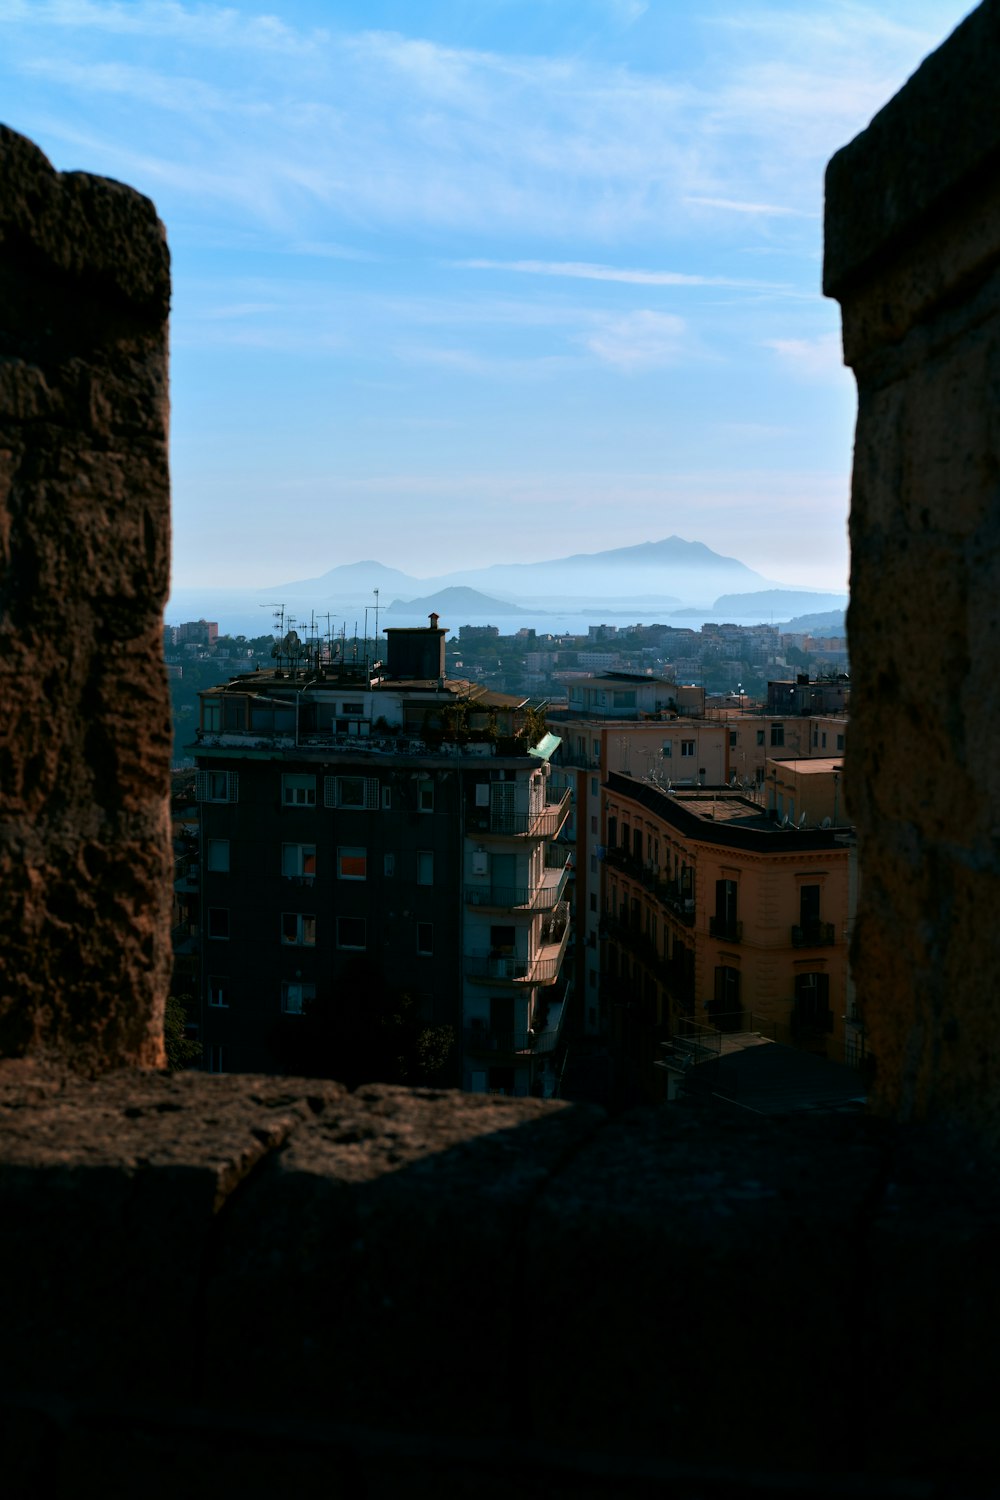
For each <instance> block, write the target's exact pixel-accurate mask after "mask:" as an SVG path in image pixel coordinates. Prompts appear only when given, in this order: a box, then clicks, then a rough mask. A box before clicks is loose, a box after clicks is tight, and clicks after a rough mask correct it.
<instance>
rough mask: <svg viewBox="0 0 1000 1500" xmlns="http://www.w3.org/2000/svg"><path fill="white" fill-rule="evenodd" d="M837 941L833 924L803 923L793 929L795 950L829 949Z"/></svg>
mask: <svg viewBox="0 0 1000 1500" xmlns="http://www.w3.org/2000/svg"><path fill="white" fill-rule="evenodd" d="M836 941H837V930H836V928H835V927H834V925H833V923H832V922H803V923H802V925H801V926H800V927H793V928H792V947H793V948H828V947H830V946H831V944H833V943H835V942H836Z"/></svg>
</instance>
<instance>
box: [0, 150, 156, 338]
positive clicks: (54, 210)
mask: <svg viewBox="0 0 1000 1500" xmlns="http://www.w3.org/2000/svg"><path fill="white" fill-rule="evenodd" d="M0 245H2V246H3V257H2V258H3V260H4V261H5V262H11V261H15V260H16V261H20V262H23V265H24V269H25V270H26V271H27V272H28V274H29V275H30V278H31V279H34V278H35V277H36V276H37V274H38V272H39V264H38V263H39V261H41V262H43V263H44V265H45V266H46V267H47V268H49V274H50V275H51V274H52V273H55V274H56V275H57V276H60V277H65V278H67V279H70V280H74V281H78V282H81V283H86V284H87V285H89V286H90V287H92V288H94V287H97V288H100V289H101V290H102V291H103V293H104V294H105V295H107V294H108V293H110V294H111V295H112V296H113V297H115V298H121V299H124V300H125V301H126V302H128V303H130V304H132V306H133V307H134V308H136V309H138V308H144V309H147V310H148V314H149V317H150V319H151V320H152V321H153V322H154V323H157V324H158V323H159V322H161V321H162V320H163V319H165V318H166V316H167V313H168V311H169V307H170V254H169V251H168V250H167V237H166V231H165V230H164V228H163V225H162V224H161V223H160V220H159V219H158V218H157V215H156V209H155V208H154V206H153V204H152V203H151V202H150V200H149V199H148V198H146V197H144V196H143V195H142V193H138V192H136V190H135V189H134V188H130V187H126V186H125V184H124V183H121V182H115V181H113V180H112V179H111V178H107V177H95V176H93V175H91V174H89V173H86V172H57V171H56V170H55V168H54V167H53V166H52V164H51V162H50V161H49V160H48V158H47V157H46V156H45V155H44V153H43V152H42V151H40V150H39V149H38V147H37V146H36V145H35V144H34V142H32V141H29V140H27V139H26V138H25V137H24V136H23V135H18V134H17V133H16V132H15V131H13V130H11V129H9V128H8V127H7V126H6V125H0ZM43 274H44V273H43Z"/></svg>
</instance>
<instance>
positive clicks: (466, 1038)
mask: <svg viewBox="0 0 1000 1500" xmlns="http://www.w3.org/2000/svg"><path fill="white" fill-rule="evenodd" d="M462 1036H463V1042H464V1044H465V1050H466V1052H469V1053H472V1054H473V1055H475V1054H477V1053H481V1054H484V1055H485V1054H491V1055H492V1054H495V1053H501V1054H505V1055H507V1056H514V1055H516V1054H517V1053H524V1052H528V1053H531V1054H533V1055H537V1054H539V1053H546V1052H552V1051H554V1050H555V1046H556V1042H557V1041H558V1039H559V1033H558V1031H556V1030H549V1029H546V1030H545V1031H508V1030H505V1029H500V1030H496V1029H494V1028H493V1027H486V1026H468V1027H466V1028H465V1031H464V1032H463V1034H462Z"/></svg>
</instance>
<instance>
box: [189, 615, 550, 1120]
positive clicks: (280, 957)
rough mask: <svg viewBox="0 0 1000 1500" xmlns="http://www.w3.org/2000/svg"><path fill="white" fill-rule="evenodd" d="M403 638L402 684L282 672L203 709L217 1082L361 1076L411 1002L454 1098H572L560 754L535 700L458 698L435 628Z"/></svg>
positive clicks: (203, 868) (302, 664)
mask: <svg viewBox="0 0 1000 1500" xmlns="http://www.w3.org/2000/svg"><path fill="white" fill-rule="evenodd" d="M387 635H388V637H389V647H388V660H387V663H386V664H385V665H383V664H381V663H376V664H373V666H372V667H371V668H369V667H368V665H367V664H364V663H360V664H359V663H344V662H337V661H315V662H309V661H303V660H302V659H301V658H300V659H297V660H296V661H295V662H294V664H291V665H287V666H283V665H282V664H281V663H280V661H279V664H278V666H277V667H276V669H275V671H274V672H268V673H263V672H255V673H251V674H246V675H244V676H241V677H237V678H233V679H232V680H231V681H229V682H228V683H226V684H225V685H223V686H220V687H216V688H213V689H211V690H209V691H207V692H204V693H202V694H201V728H200V732H199V740H198V744H197V747H196V764H197V794H198V799H199V805H200V811H201V844H200V887H201V935H202V947H203V963H202V968H203V978H202V986H201V1013H200V1014H201V1033H202V1040H203V1046H204V1052H205V1062H206V1065H207V1066H208V1067H209V1068H211V1069H213V1070H219V1071H229V1070H239V1071H265V1072H273V1071H282V1070H285V1069H286V1068H290V1066H291V1065H292V1064H293V1063H294V1060H295V1058H296V1056H299V1055H301V1050H300V1048H299V1037H301V1036H304V1035H308V1036H309V1037H310V1039H315V1038H317V1037H319V1038H321V1040H322V1044H323V1045H328V1046H329V1049H330V1053H331V1055H330V1058H329V1063H330V1071H331V1072H333V1073H334V1074H337V1073H338V1072H339V1073H340V1074H341V1075H346V1074H347V1073H348V1072H349V1071H350V1057H349V1053H350V1047H351V1037H352V1035H356V1036H357V1037H359V1038H361V1037H365V1038H367V1039H368V1040H369V1041H370V1039H371V1034H372V1028H373V1026H376V1023H377V1021H378V1017H379V1016H381V1015H382V1014H386V1015H390V1014H392V1013H394V1011H396V1010H398V1009H399V1006H400V1004H401V1003H402V1002H401V999H400V997H402V996H405V997H406V1005H407V1006H408V1007H409V1008H410V1010H411V1011H413V1012H414V1013H415V1014H416V1016H418V1017H419V1021H420V1024H421V1025H422V1026H423V1027H425V1028H428V1029H432V1030H436V1031H437V1032H438V1034H440V1033H441V1032H442V1031H443V1030H445V1029H446V1030H447V1031H448V1033H450V1037H451V1047H450V1050H449V1056H448V1063H447V1066H446V1067H445V1069H444V1071H443V1072H442V1074H441V1076H440V1081H442V1082H447V1083H449V1084H460V1085H462V1086H463V1087H465V1088H468V1089H472V1090H474V1091H477V1092H483V1091H487V1090H491V1091H494V1092H501V1093H507V1094H514V1095H525V1094H529V1093H536V1094H551V1093H554V1092H555V1088H556V1076H557V1068H558V1059H559V1049H560V1044H561V1032H562V1022H563V1017H564V1014H565V1009H566V1004H567V986H566V980H565V976H564V973H563V967H564V959H565V955H566V951H567V947H568V944H569V938H570V920H569V907H568V904H567V901H566V888H567V885H568V883H569V879H570V874H571V860H570V857H569V851H568V848H567V846H566V845H565V843H561V842H560V836H561V835H563V833H564V830H565V825H566V822H567V817H568V813H569V802H570V797H569V794H568V792H567V791H565V790H560V791H556V790H554V789H553V784H552V780H551V772H550V765H549V761H550V758H551V755H552V753H553V751H554V750H555V749H556V748H557V747H558V743H559V742H558V740H557V739H556V738H555V737H554V736H551V735H547V734H546V733H545V732H544V726H543V725H540V723H539V721H538V719H537V716H535V717H534V718H533V717H532V714H531V711H530V706H529V705H527V704H525V703H524V702H523V701H521V700H518V699H516V698H512V697H509V696H507V695H502V694H496V693H489V692H487V691H485V690H483V689H481V688H477V687H475V686H474V685H472V684H469V683H467V682H460V681H454V680H451V681H449V680H447V679H445V677H444V671H443V666H444V646H443V638H444V631H443V630H439V629H438V628H437V620H436V617H434V616H432V617H431V627H430V629H427V630H391V631H388V632H387ZM296 1028H298V1032H297V1030H296ZM359 1045H360V1042H359ZM338 1048H339V1049H340V1052H341V1054H342V1055H341V1056H340V1057H339V1058H338V1056H337V1050H338ZM297 1049H299V1050H298V1051H297ZM345 1049H346V1054H345Z"/></svg>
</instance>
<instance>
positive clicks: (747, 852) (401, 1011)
mask: <svg viewBox="0 0 1000 1500" xmlns="http://www.w3.org/2000/svg"><path fill="white" fill-rule="evenodd" d="M675 540H676V539H675ZM376 566H377V565H371V567H372V568H375V567H376ZM736 566H739V565H736ZM350 571H351V570H349V569H341V570H339V572H340V573H341V574H343V573H349V572H350ZM328 581H329V580H328ZM382 581H383V583H384V578H383V579H382ZM761 581H762V582H764V581H766V580H761ZM320 597H321V598H322V597H324V595H322V594H321V596H320ZM484 597H485V596H483V595H481V594H478V593H476V591H474V590H472V589H469V588H462V587H459V586H455V585H451V586H449V587H445V588H443V589H441V590H439V591H438V592H437V593H436V594H434V595H431V596H428V597H425V598H424V599H421V600H417V601H416V602H415V603H412V604H410V605H404V604H403V603H402V601H396V602H395V604H394V605H392V606H390V607H388V608H386V606H384V605H383V606H381V610H382V618H383V619H385V618H388V619H390V620H394V619H398V618H400V617H401V616H402V617H403V618H406V619H407V620H410V619H412V618H413V611H414V610H415V609H417V608H420V607H422V605H423V604H425V603H427V602H430V603H432V604H440V605H441V606H442V607H444V606H445V605H447V604H448V603H449V602H450V603H453V604H454V603H458V604H459V606H461V605H463V604H464V605H466V606H467V607H469V606H471V608H472V609H473V611H474V612H475V613H476V614H477V615H478V614H480V613H481V610H482V608H487V607H488V602H489V601H488V600H487V601H486V603H484V602H483V601H484ZM782 597H784V598H786V599H787V600H789V601H791V602H793V603H803V602H805V603H807V604H808V602H810V595H809V593H808V591H799V592H796V591H792V590H790V591H788V592H787V593H786V594H784V595H781V594H780V593H779V594H778V598H779V600H780V599H781V598H782ZM756 598H757V600H759V601H760V603H758V606H757V607H758V613H759V612H761V611H762V609H763V608H764V607H765V606H766V604H767V603H770V602H771V595H770V594H768V593H765V592H761V593H758V594H757V595H756ZM754 600H755V595H754V594H753V593H749V594H747V595H746V596H743V597H742V598H741V597H740V596H736V595H731V596H727V598H726V599H725V600H722V601H720V602H722V603H723V604H726V603H730V604H735V605H736V607H738V608H740V609H741V610H747V611H749V612H750V613H751V614H752V611H753V607H754ZM337 602H338V604H339V605H340V610H339V612H338V613H339V617H340V618H341V619H344V620H345V623H344V624H342V625H341V627H340V631H339V633H338V631H337V630H336V626H335V625H334V624H333V623H332V620H333V617H332V616H331V615H329V614H327V615H326V616H325V618H324V617H323V616H322V615H320V616H317V613H316V610H315V609H310V610H309V612H308V623H306V622H305V614H306V611H305V609H304V606H303V604H302V602H301V601H300V602H298V603H297V604H296V605H295V608H296V609H297V610H298V611H299V614H298V615H293V614H292V612H291V607H290V606H286V605H283V604H276V605H274V606H273V614H274V618H273V631H272V632H271V633H266V634H261V635H256V636H250V637H247V636H246V635H243V634H237V635H233V634H229V633H227V632H224V631H221V630H220V624H219V622H218V621H215V620H207V619H199V620H189V621H181V622H180V623H178V624H176V625H172V624H168V625H167V626H166V628H165V631H164V654H165V660H166V670H167V674H168V677H169V680H170V687H171V696H172V703H173V732H174V756H173V766H174V770H173V776H172V784H173V802H172V807H173V828H174V854H175V879H174V916H173V932H174V950H175V969H174V981H173V986H172V989H173V993H174V996H175V1002H176V1004H177V1005H178V1006H179V1007H182V1008H183V1025H184V1037H185V1040H186V1045H187V1049H188V1061H189V1065H194V1066H197V1067H200V1068H202V1069H205V1070H207V1071H209V1072H214V1073H222V1072H226V1071H236V1072H264V1073H268V1072H289V1073H293V1074H318V1075H320V1076H328V1077H336V1078H340V1079H346V1080H350V1081H353V1082H354V1083H355V1084H357V1083H362V1082H370V1081H372V1080H378V1079H381V1080H383V1081H389V1082H409V1083H418V1084H425V1085H437V1086H450V1087H460V1088H462V1089H464V1090H466V1091H469V1092H472V1093H488V1094H492V1095H501V1096H502V1095H507V1096H511V1097H532V1096H534V1097H541V1098H556V1097H562V1098H566V1099H591V1100H594V1101H595V1102H600V1103H603V1104H605V1105H610V1106H617V1107H624V1106H626V1105H628V1104H633V1103H638V1102H646V1103H650V1102H661V1101H669V1100H672V1099H676V1098H679V1097H683V1096H684V1095H685V1094H686V1093H687V1092H690V1091H691V1090H694V1091H698V1090H701V1091H703V1092H704V1091H706V1090H709V1089H711V1090H714V1091H719V1090H722V1091H723V1092H724V1091H725V1089H726V1087H727V1084H726V1082H725V1079H726V1076H727V1074H726V1070H725V1067H724V1066H723V1065H724V1063H725V1062H726V1061H727V1059H730V1058H731V1057H732V1056H733V1055H734V1054H735V1053H736V1052H747V1051H748V1049H750V1048H751V1047H753V1048H756V1049H760V1053H761V1058H763V1056H764V1051H765V1049H766V1050H767V1051H768V1053H769V1054H776V1053H777V1052H780V1053H781V1054H782V1062H781V1064H780V1067H781V1068H783V1069H785V1070H787V1071H788V1077H787V1078H783V1079H782V1082H781V1084H780V1085H776V1084H775V1082H774V1080H773V1078H772V1077H771V1072H772V1071H773V1064H770V1063H769V1064H768V1065H767V1066H766V1067H765V1065H764V1064H763V1062H761V1063H756V1060H755V1065H756V1066H757V1067H758V1068H759V1069H760V1070H761V1087H762V1088H763V1089H765V1090H771V1091H773V1090H774V1089H775V1088H776V1087H778V1088H779V1089H780V1090H781V1092H782V1097H784V1098H786V1099H787V1098H788V1097H791V1096H792V1094H794V1093H795V1091H796V1090H797V1091H798V1095H797V1097H799V1098H800V1101H801V1105H802V1107H807V1106H808V1105H809V1104H814V1103H815V1102H816V1100H817V1099H818V1098H823V1097H825V1096H826V1093H828V1092H831V1091H832V1093H833V1095H835V1096H836V1095H837V1094H838V1092H839V1094H841V1095H843V1096H845V1097H849V1096H850V1095H852V1094H860V1093H861V1092H862V1091H863V1081H862V1078H861V1073H860V1072H859V1071H858V1070H859V1069H860V1070H862V1071H863V1069H864V1068H865V1067H866V1066H868V1067H870V1066H871V1062H870V1058H869V1059H867V1060H866V1049H865V1033H864V1027H863V1025H862V1023H861V1020H860V1016H859V1015H858V1013H857V1011H856V1008H855V1004H854V998H853V990H852V986H851V979H850V967H849V961H848V953H849V943H850V936H851V931H852V926H853V921H854V912H855V907H856V900H857V877H856V872H855V852H854V838H853V832H852V827H851V823H850V818H849V813H848V809H847V806H846V800H845V797H844V792H843V788H842V770H843V757H844V751H845V745H846V734H847V722H848V714H849V709H850V668H849V661H848V656H847V649H846V639H845V635H844V611H843V609H842V608H841V609H833V610H825V611H824V610H820V609H817V610H815V611H814V612H813V613H811V614H803V615H801V616H798V617H793V618H791V619H788V620H785V621H784V622H782V623H780V624H762V623H754V624H748V623H736V622H732V621H727V620H724V619H720V620H718V621H704V622H703V623H702V624H701V625H700V627H699V628H694V626H693V625H691V624H687V625H685V624H673V623H669V624H662V623H648V624H644V623H637V624H631V625H629V624H621V625H616V624H611V623H608V622H607V621H604V622H602V623H595V624H593V625H590V626H589V627H588V628H587V630H586V633H585V634H581V635H572V634H566V633H561V634H556V633H553V632H551V631H548V630H545V629H544V628H543V624H544V618H543V615H542V616H540V615H538V614H536V615H535V616H534V618H535V619H536V620H537V621H538V624H537V625H527V624H525V625H520V626H517V628H516V629H515V630H514V631H513V632H512V633H510V634H508V633H502V632H501V629H500V627H499V626H497V625H494V624H490V623H482V624H480V623H475V624H473V623H465V624H460V625H459V626H458V628H457V629H449V627H448V625H447V624H445V623H442V622H441V617H439V615H438V614H437V613H436V612H435V611H433V610H432V611H431V612H430V613H429V615H428V616H427V617H426V621H425V623H423V624H409V623H408V624H405V625H400V624H389V625H385V626H382V627H381V629H380V628H379V609H380V605H379V590H378V589H375V590H374V591H373V593H372V595H371V596H370V597H369V600H368V602H367V604H365V603H364V602H363V598H357V599H355V600H353V601H351V600H348V601H347V604H346V607H348V608H350V606H351V604H352V603H353V606H354V610H353V611H352V612H356V613H357V615H358V618H359V619H360V620H361V621H362V622H363V628H362V630H361V633H360V634H354V635H349V634H348V633H347V626H346V617H345V616H344V614H343V610H344V608H345V602H344V601H342V600H338V601H337ZM608 602H610V603H614V602H615V601H614V599H613V598H612V599H610V601H608ZM672 602H673V604H674V605H677V604H678V602H679V601H678V599H677V598H674V599H673V601H672ZM811 602H812V603H814V604H817V605H822V604H828V603H830V602H831V601H830V598H829V597H828V596H823V595H819V594H816V595H813V596H811ZM521 608H522V612H523V614H524V617H525V618H526V619H527V618H531V610H530V608H525V607H524V606H521ZM689 608H690V606H689ZM608 612H609V613H615V611H613V610H609V611H608ZM665 612H666V613H667V615H668V616H669V615H670V613H671V611H670V610H669V609H667V610H666V611H665ZM681 612H683V611H681ZM674 613H675V614H676V613H677V611H676V610H675V611H674ZM251 618H252V617H251ZM376 630H378V631H379V634H378V635H376V634H375V631H376ZM793 1054H794V1055H793ZM818 1062H820V1063H826V1064H828V1066H827V1067H826V1068H823V1067H819V1068H818V1067H817V1063H818ZM742 1073H743V1077H744V1084H743V1087H744V1090H745V1089H746V1087H747V1084H746V1076H747V1063H746V1060H745V1059H744V1061H743V1067H742ZM790 1091H791V1092H790Z"/></svg>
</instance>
